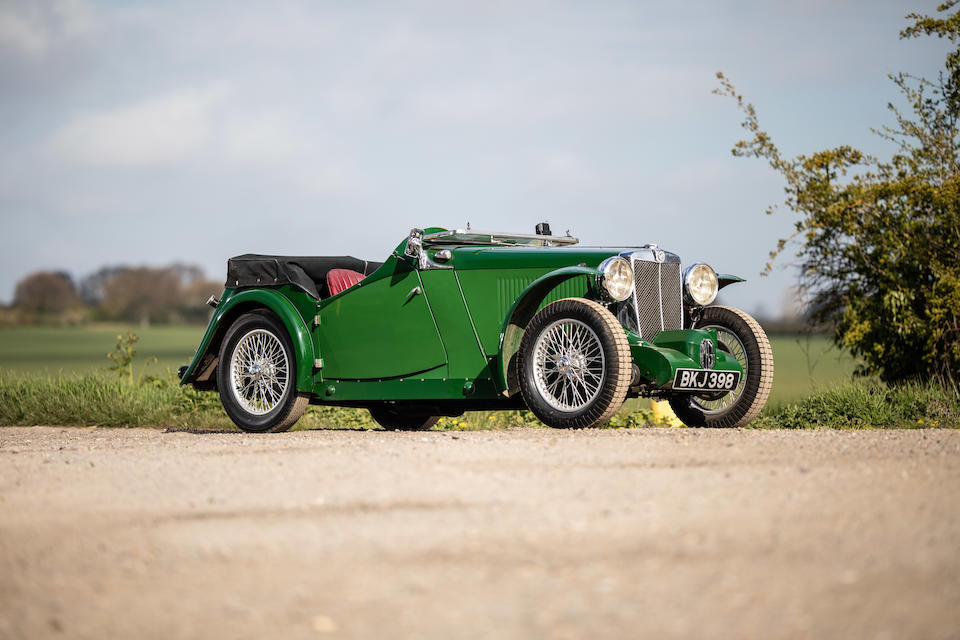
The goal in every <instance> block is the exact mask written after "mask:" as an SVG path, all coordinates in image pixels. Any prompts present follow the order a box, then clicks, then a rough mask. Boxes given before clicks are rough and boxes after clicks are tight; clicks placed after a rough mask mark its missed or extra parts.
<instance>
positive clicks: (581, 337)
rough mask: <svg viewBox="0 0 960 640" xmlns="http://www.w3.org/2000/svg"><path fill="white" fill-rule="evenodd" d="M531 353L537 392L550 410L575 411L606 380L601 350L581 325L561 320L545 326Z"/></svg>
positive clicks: (596, 338) (593, 396) (591, 399)
mask: <svg viewBox="0 0 960 640" xmlns="http://www.w3.org/2000/svg"><path fill="white" fill-rule="evenodd" d="M533 354H534V355H533V366H534V379H535V381H536V386H537V390H538V391H539V392H540V394H541V396H542V397H543V399H544V400H546V402H547V404H549V405H550V406H552V407H553V408H554V409H557V410H559V411H579V410H581V409H583V408H584V407H586V406H587V405H589V404H590V403H591V402H592V401H593V399H594V398H596V397H597V394H599V393H600V388H601V386H602V385H603V381H604V379H605V378H606V373H605V371H604V357H603V348H602V346H601V344H600V338H598V337H597V334H596V333H595V332H594V331H593V329H591V328H590V327H588V326H587V325H586V324H584V323H583V322H580V321H579V320H574V319H563V320H557V321H556V322H554V323H553V324H550V325H548V326H547V328H546V329H544V331H543V332H542V333H541V334H540V336H539V338H537V341H536V344H535V345H534V348H533Z"/></svg>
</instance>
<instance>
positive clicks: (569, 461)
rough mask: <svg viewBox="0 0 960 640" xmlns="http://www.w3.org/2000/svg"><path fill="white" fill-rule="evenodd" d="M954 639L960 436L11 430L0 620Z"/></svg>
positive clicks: (315, 632) (5, 463)
mask: <svg viewBox="0 0 960 640" xmlns="http://www.w3.org/2000/svg"><path fill="white" fill-rule="evenodd" d="M67 637H69V638H97V639H102V638H158V639H161V638H162V639H163V640H171V639H176V638H284V639H285V640H286V639H296V638H376V639H392V638H425V639H444V640H446V639H450V638H478V639H479V638H484V639H486V638H507V639H512V638H589V639H596V638H617V639H619V638H731V637H742V638H844V639H846V638H871V639H882V638H889V639H890V640H898V639H900V638H945V639H946V638H953V639H956V638H960V432H958V431H938V430H925V431H872V432H833V431H806V432H785V431H744V430H716V431H710V430H693V429H636V430H597V431H555V430H546V429H521V430H511V431H493V432H461V433H456V432H424V433H390V432H378V431H311V432H294V433H286V434H278V435H263V436H255V435H246V434H241V433H228V432H225V433H190V432H163V431H160V430H149V429H116V430H107V429H65V428H47V427H32V428H14V427H4V428H0V638H67Z"/></svg>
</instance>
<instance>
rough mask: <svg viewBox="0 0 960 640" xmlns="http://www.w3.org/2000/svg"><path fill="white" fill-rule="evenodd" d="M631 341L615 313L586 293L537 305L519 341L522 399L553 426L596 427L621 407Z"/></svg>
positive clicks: (629, 372)
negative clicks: (542, 305) (535, 311)
mask: <svg viewBox="0 0 960 640" xmlns="http://www.w3.org/2000/svg"><path fill="white" fill-rule="evenodd" d="M632 362H633V361H632V359H631V357H630V343H629V342H627V336H626V334H625V333H624V331H623V327H622V326H620V323H619V322H618V321H617V319H616V317H615V316H614V315H613V314H612V313H610V312H609V311H608V310H607V309H606V308H605V307H603V306H602V305H600V304H598V303H596V302H593V301H592V300H586V299H584V298H566V299H564V300H558V301H557V302H554V303H552V304H548V305H547V306H546V307H544V308H543V309H541V310H540V312H539V313H537V315H536V316H534V318H533V320H532V321H531V322H530V324H529V325H528V326H527V329H526V331H525V332H524V334H523V340H522V341H521V343H520V351H519V360H518V366H519V373H520V391H521V392H522V393H523V400H524V402H526V404H527V406H528V407H529V408H530V410H531V411H533V413H534V415H536V416H537V418H539V419H540V421H541V422H543V423H544V424H546V425H548V426H551V427H577V428H587V427H597V426H600V425H602V424H604V423H606V422H607V421H608V420H609V419H610V418H611V417H613V414H614V413H616V412H617V410H618V409H620V406H621V405H622V404H623V401H624V400H625V399H626V397H627V389H628V388H629V386H630V378H631V364H632Z"/></svg>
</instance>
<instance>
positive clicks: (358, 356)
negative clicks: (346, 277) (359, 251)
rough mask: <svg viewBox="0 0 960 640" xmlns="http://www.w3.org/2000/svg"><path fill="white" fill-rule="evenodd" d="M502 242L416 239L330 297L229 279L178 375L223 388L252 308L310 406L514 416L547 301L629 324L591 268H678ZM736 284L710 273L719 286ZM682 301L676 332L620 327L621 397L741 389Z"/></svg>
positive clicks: (522, 241)
mask: <svg viewBox="0 0 960 640" xmlns="http://www.w3.org/2000/svg"><path fill="white" fill-rule="evenodd" d="M458 234H459V235H458ZM461 237H463V238H466V239H467V240H468V242H460V241H459V240H458V238H461ZM505 237H506V238H508V241H507V242H506V243H504V242H503V241H502V240H500V239H499V237H498V236H496V234H491V235H490V239H489V241H488V242H487V241H485V240H486V238H485V237H483V234H481V238H480V239H479V240H478V239H477V238H476V237H474V234H473V233H472V232H469V231H468V232H464V231H456V232H445V230H443V229H439V228H432V229H427V230H426V231H425V232H421V231H419V230H414V232H411V236H410V237H409V238H407V239H405V240H404V241H403V242H401V243H400V244H399V245H398V246H397V247H396V249H395V250H394V251H393V252H392V253H391V254H390V255H389V256H388V257H387V259H386V260H385V261H384V262H383V263H382V264H381V265H380V266H379V267H377V268H376V269H375V270H373V271H372V273H370V274H369V275H366V277H364V278H363V279H362V280H360V281H359V282H358V283H356V284H354V285H353V286H350V287H348V288H347V289H346V290H344V291H342V292H339V293H336V294H335V295H332V296H326V297H325V296H323V295H320V294H317V293H315V292H314V291H312V290H311V291H309V292H308V291H306V290H304V287H299V286H296V284H295V283H291V282H285V281H284V279H283V278H282V277H281V278H274V282H269V278H265V279H264V278H260V277H259V274H258V277H257V280H264V282H251V281H249V279H248V281H247V282H241V281H240V280H239V279H237V280H234V281H233V282H231V281H228V282H227V283H226V288H225V290H224V291H223V294H222V296H221V298H220V300H219V301H218V302H217V303H216V309H215V312H214V314H213V317H212V318H211V320H210V323H209V325H208V327H207V329H206V332H205V333H204V335H203V338H202V340H201V342H200V346H199V348H198V349H197V352H196V355H195V357H194V358H193V361H192V362H191V363H190V364H189V365H188V366H187V367H186V368H185V370H184V369H181V382H182V384H192V385H194V386H195V387H196V388H198V389H202V390H214V389H217V388H218V386H222V385H223V380H224V378H223V377H219V378H218V375H217V370H218V367H222V366H223V363H221V362H220V359H221V358H222V357H223V356H222V354H221V351H222V347H223V343H224V338H225V336H226V335H227V334H228V331H229V329H230V328H231V326H232V325H233V324H234V323H235V322H237V321H238V319H240V318H241V317H244V316H245V315H247V314H251V313H252V312H256V313H261V314H268V315H271V316H272V317H273V320H272V321H273V322H276V321H279V325H278V326H282V328H283V331H285V332H286V336H287V338H289V344H290V346H291V347H292V354H291V356H292V358H291V359H292V362H290V366H289V368H290V369H291V370H292V371H295V376H293V375H291V376H290V378H291V379H293V378H295V385H293V386H295V391H296V393H297V394H298V395H299V396H300V397H303V398H305V399H306V401H309V402H310V403H312V404H332V405H344V406H356V407H368V408H371V409H375V408H376V407H388V408H390V407H392V408H393V409H391V410H395V411H401V410H404V409H403V408H404V407H408V408H415V410H416V413H417V414H418V415H423V416H436V415H459V414H460V413H462V412H463V411H465V410H479V409H496V408H516V407H524V406H526V404H527V403H525V401H524V394H523V393H521V391H522V388H521V387H522V386H523V385H522V384H521V382H520V377H521V371H520V370H519V367H520V366H521V365H519V364H518V361H519V360H520V359H521V358H520V357H519V352H520V350H521V346H522V342H523V336H524V333H525V331H526V328H527V327H528V326H529V325H530V323H531V321H532V320H533V319H534V318H535V316H537V314H538V313H539V312H541V311H542V310H543V309H545V307H547V305H550V304H551V303H553V302H556V301H559V300H563V299H570V298H573V299H578V300H586V301H594V302H596V303H600V304H601V305H603V306H604V308H606V309H608V310H609V311H610V313H611V314H614V315H616V314H619V317H620V318H625V317H626V318H628V319H629V318H630V317H631V316H633V317H636V314H637V312H636V308H637V307H638V306H643V304H644V303H637V302H634V303H632V309H633V310H632V313H631V312H630V311H629V310H628V311H627V312H624V310H623V305H624V303H623V302H619V303H618V302H616V301H613V300H611V299H610V297H609V295H606V293H605V291H604V289H603V285H602V283H603V281H604V277H605V275H604V271H603V270H602V268H601V263H604V261H607V260H608V259H610V258H612V257H614V256H628V257H629V256H633V255H638V254H639V253H643V254H644V255H647V254H649V255H650V256H655V257H659V259H660V261H661V262H664V261H667V262H669V261H670V260H671V259H672V260H674V262H676V263H677V264H676V268H675V269H674V271H677V273H679V271H678V270H679V263H678V261H679V259H678V258H676V257H675V256H674V255H673V254H668V253H666V252H663V251H660V250H658V249H657V248H656V247H649V246H647V247H638V248H629V247H625V248H593V247H580V246H570V244H569V243H568V242H567V241H565V239H562V238H557V237H554V236H543V237H542V239H538V238H537V236H505ZM509 238H513V239H514V240H513V241H510V240H509ZM551 245H568V246H551ZM654 261H655V258H654V260H650V262H651V263H652V262H654ZM634 264H639V263H634ZM660 268H661V269H662V267H660ZM658 273H659V272H658ZM671 273H672V272H671ZM740 280H741V279H740V278H737V277H735V276H719V278H717V281H718V285H717V288H719V287H721V286H724V285H725V284H729V283H732V282H737V281H740ZM307 284H308V286H307V287H306V288H307V289H310V287H309V283H307ZM638 286H639V285H638ZM317 287H318V290H319V289H320V288H321V283H319V282H318V283H317ZM677 288H682V285H679V286H678V287H677ZM661 295H663V294H662V293H661ZM670 295H671V296H682V295H683V293H682V292H681V291H679V290H677V291H670ZM629 300H630V299H629V298H628V306H630V305H629ZM664 304H665V303H664V302H662V301H661V303H660V306H661V308H660V315H661V316H663V306H664ZM681 306H682V307H683V311H682V313H683V321H682V323H681V326H679V327H677V326H673V327H663V328H662V330H657V331H653V332H652V331H649V330H647V331H640V330H638V327H637V326H633V325H635V324H637V322H641V323H642V322H643V321H642V320H640V321H633V320H631V321H627V322H621V323H620V326H621V329H622V332H623V334H624V336H625V337H626V343H627V344H628V345H629V355H630V359H631V364H632V366H631V371H632V375H631V380H630V385H629V391H628V392H627V395H628V396H630V395H632V396H637V395H647V396H662V397H670V396H671V395H678V392H676V391H674V390H673V387H674V382H675V380H679V377H678V371H680V370H684V369H686V370H696V371H701V372H704V371H706V370H710V371H714V372H735V373H736V375H737V380H738V383H739V381H740V380H741V379H742V378H745V377H746V373H747V372H746V371H745V370H744V362H743V359H742V358H741V359H740V361H738V359H737V358H736V357H733V355H732V354H731V353H729V351H730V349H725V348H724V345H723V344H719V345H718V334H717V329H716V328H690V327H691V326H693V325H695V323H696V320H697V318H698V316H699V313H698V309H699V307H697V305H694V304H690V302H689V299H688V300H687V301H686V302H684V303H681ZM654 315H655V314H654ZM661 321H662V318H661ZM651 333H654V335H650V334H651ZM641 334H643V335H641ZM617 340H620V338H619V337H617ZM284 342H286V341H284ZM718 347H719V348H718ZM702 350H703V351H709V352H711V354H705V353H701V351H702ZM707 355H709V356H710V357H706V356H707ZM770 365H771V368H772V360H771V363H770ZM691 375H694V374H691ZM771 376H772V371H771ZM731 379H732V376H731ZM218 380H219V383H218ZM291 392H292V390H291ZM222 393H223V391H222V390H221V394H222ZM686 395H690V394H689V393H688V394H686ZM620 401H621V402H622V400H620ZM225 406H227V403H226V402H225ZM228 413H229V410H228ZM375 415H376V414H375ZM231 417H234V416H233V415H231ZM235 420H236V419H235ZM238 424H240V423H239V422H238ZM240 426H241V427H243V425H242V424H241V425H240ZM285 426H289V425H285ZM257 430H259V429H257ZM264 430H268V429H264Z"/></svg>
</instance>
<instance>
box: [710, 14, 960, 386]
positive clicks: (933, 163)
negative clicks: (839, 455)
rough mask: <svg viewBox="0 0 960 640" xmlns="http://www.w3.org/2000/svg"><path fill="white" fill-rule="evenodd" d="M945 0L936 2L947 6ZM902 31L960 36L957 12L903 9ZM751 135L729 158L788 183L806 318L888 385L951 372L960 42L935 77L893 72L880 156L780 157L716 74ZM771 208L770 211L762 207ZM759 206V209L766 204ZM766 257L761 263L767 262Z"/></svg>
mask: <svg viewBox="0 0 960 640" xmlns="http://www.w3.org/2000/svg"><path fill="white" fill-rule="evenodd" d="M955 4H956V0H951V1H950V2H947V3H945V4H943V5H941V6H940V7H939V8H938V9H939V11H941V12H948V11H949V10H951V9H952V8H953V7H954V5H955ZM908 18H910V19H913V20H914V21H915V22H914V24H913V25H912V26H910V27H908V28H907V29H905V30H903V31H902V32H901V34H900V35H901V37H902V38H912V37H916V36H919V35H936V36H937V37H941V38H946V39H948V40H950V41H951V42H953V43H956V42H957V39H958V38H960V15H958V13H957V12H954V13H952V14H950V15H946V16H945V17H943V18H931V17H926V16H920V15H916V14H911V15H909V16H908ZM718 77H719V78H720V82H721V87H720V89H718V90H717V93H720V94H722V95H727V96H730V97H732V98H734V99H735V100H736V102H737V104H738V106H739V107H740V108H741V109H742V110H743V111H744V113H745V114H746V118H745V120H744V122H743V127H744V128H745V129H746V130H747V131H748V132H749V133H750V134H751V135H752V138H751V139H749V140H744V141H741V142H739V143H738V144H737V145H736V146H735V147H734V149H733V153H734V155H738V156H752V157H757V158H763V159H765V160H767V161H768V162H769V164H770V166H771V167H773V168H774V169H775V170H776V171H777V172H779V173H780V174H781V175H782V176H783V178H784V180H785V182H786V187H785V191H786V194H787V197H786V200H785V205H786V207H787V208H788V209H790V210H791V211H793V212H794V213H796V214H797V216H798V220H797V222H796V231H795V233H794V234H793V236H791V237H790V238H787V239H784V240H781V241H780V243H779V244H778V246H777V248H776V250H775V251H773V252H772V253H771V260H772V259H774V258H776V257H777V255H778V254H779V253H780V252H782V251H783V250H784V249H785V247H786V246H788V244H789V243H790V242H791V241H793V240H798V241H799V243H800V249H799V251H798V254H797V255H798V257H799V258H800V261H799V262H800V268H801V286H802V290H803V292H804V293H805V294H806V297H807V301H808V303H809V305H810V309H811V311H812V315H813V317H814V318H815V319H817V320H820V321H822V322H824V323H826V324H827V325H828V326H830V327H831V328H832V330H833V333H834V339H835V341H836V342H837V343H838V344H839V345H840V346H842V347H845V348H847V349H849V350H850V351H851V352H852V353H853V354H854V355H855V356H859V357H860V358H862V359H863V361H864V363H865V364H864V366H863V370H862V373H867V374H876V375H879V376H880V378H882V379H883V380H885V381H888V382H898V381H904V380H927V379H931V378H932V379H936V380H939V381H940V382H942V383H943V384H946V385H948V386H950V387H952V388H953V389H954V391H955V392H957V390H958V383H960V380H958V379H957V378H956V372H957V371H960V260H958V259H957V256H958V255H960V136H958V132H960V129H958V122H960V50H958V49H955V50H953V51H951V52H950V54H949V55H948V56H947V59H946V65H945V69H944V71H943V72H941V74H940V76H939V78H938V79H937V81H930V80H926V79H923V78H914V77H912V76H909V75H906V74H897V75H894V76H892V79H893V81H894V82H895V84H896V85H897V86H898V87H899V89H900V91H901V93H903V95H904V96H905V97H906V99H907V101H908V102H909V104H910V106H911V110H912V113H911V114H909V115H907V114H904V113H902V112H901V111H899V110H898V109H896V108H895V107H893V106H892V105H891V106H890V109H891V110H892V112H893V114H894V117H895V120H896V125H895V126H893V127H883V128H882V129H881V130H880V131H878V132H877V133H878V134H879V135H881V136H882V137H884V138H887V139H889V140H891V141H894V142H896V143H897V144H898V146H899V150H898V152H897V153H896V154H894V155H893V156H892V158H891V159H890V160H888V161H884V162H881V161H879V160H877V159H875V158H871V157H868V156H866V155H865V154H863V153H862V152H860V151H858V150H857V149H853V148H851V147H849V146H839V147H836V148H834V149H828V150H824V151H818V152H816V153H813V154H811V155H801V156H798V157H796V158H792V159H790V158H784V157H783V156H782V155H781V153H780V151H779V149H778V148H777V147H776V145H774V143H773V142H772V140H771V138H770V136H769V135H768V134H767V133H766V132H764V131H762V130H761V128H760V124H759V120H758V118H757V114H756V111H755V109H754V107H753V105H750V104H746V103H745V102H744V101H743V98H742V96H740V95H739V94H737V92H736V90H735V89H734V87H733V85H732V84H731V83H730V82H729V81H728V80H727V79H726V78H725V77H723V75H722V74H718ZM772 210H773V209H772V208H771V210H770V211H772ZM770 211H768V213H769V212H770ZM769 268H770V265H768V269H769Z"/></svg>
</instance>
